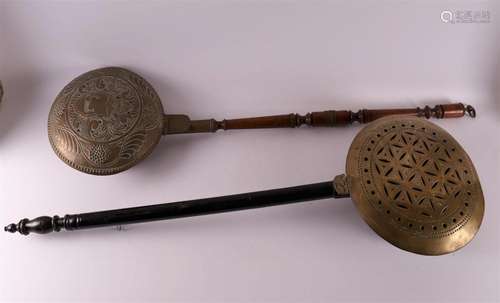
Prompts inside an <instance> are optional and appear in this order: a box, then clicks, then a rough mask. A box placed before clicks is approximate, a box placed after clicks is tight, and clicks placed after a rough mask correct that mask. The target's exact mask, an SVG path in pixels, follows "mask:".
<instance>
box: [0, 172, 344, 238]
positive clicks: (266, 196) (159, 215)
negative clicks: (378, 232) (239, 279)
mask: <svg viewBox="0 0 500 303" xmlns="http://www.w3.org/2000/svg"><path fill="white" fill-rule="evenodd" d="M345 196H346V195H339V194H337V193H336V191H335V189H334V185H333V182H332V181H329V182H321V183H315V184H309V185H301V186H295V187H287V188H280V189H273V190H266V191H258V192H251V193H244V194H237V195H230V196H222V197H215V198H207V199H197V200H189V201H183V202H174V203H163V204H156V205H149V206H140V207H131V208H122V209H115V210H106V211H99V212H91V213H83V214H75V215H66V216H64V217H59V216H53V217H49V216H42V217H38V218H35V219H33V220H28V219H22V220H21V221H20V222H19V223H18V224H10V225H8V226H6V227H5V231H8V232H16V231H19V232H20V233H21V234H24V235H28V234H29V233H32V232H34V233H39V234H45V233H50V232H52V231H60V230H61V229H66V230H76V229H84V228H95V227H102V226H112V225H123V224H132V223H140V222H150V221H157V220H167V219H175V218H182V217H191V216H200V215H208V214H215V213H221V212H229V211H236V210H244V209H250V208H259V207H266V206H275V205H281V204H289V203H297V202H304V201H310V200H318V199H325V198H331V197H345Z"/></svg>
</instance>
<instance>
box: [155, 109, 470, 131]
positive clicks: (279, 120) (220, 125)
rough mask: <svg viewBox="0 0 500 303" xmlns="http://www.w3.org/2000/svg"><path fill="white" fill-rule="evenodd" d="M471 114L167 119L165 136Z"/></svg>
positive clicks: (408, 111)
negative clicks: (218, 119) (388, 118)
mask: <svg viewBox="0 0 500 303" xmlns="http://www.w3.org/2000/svg"><path fill="white" fill-rule="evenodd" d="M466 113H469V115H470V116H471V117H475V111H474V108H472V107H471V106H465V105H464V104H462V103H453V104H440V105H436V106H434V107H433V108H431V107H429V106H425V107H424V108H420V107H416V108H397V109H374V110H370V109H362V110H359V111H357V112H352V111H348V110H329V111H322V112H311V113H308V114H306V115H300V114H286V115H276V116H262V117H252V118H240V119H227V120H222V121H217V120H215V119H207V120H190V119H189V117H188V116H186V115H165V118H164V125H165V126H164V131H163V133H164V134H184V133H200V132H215V131H217V130H220V129H223V130H230V129H256V128H294V127H300V126H301V125H308V126H312V127H335V126H345V125H349V124H352V123H369V122H372V121H374V120H376V119H379V118H382V117H385V116H389V115H409V116H417V117H425V118H427V119H429V118H432V117H434V118H437V119H442V118H459V117H463V116H464V115H465V114H466Z"/></svg>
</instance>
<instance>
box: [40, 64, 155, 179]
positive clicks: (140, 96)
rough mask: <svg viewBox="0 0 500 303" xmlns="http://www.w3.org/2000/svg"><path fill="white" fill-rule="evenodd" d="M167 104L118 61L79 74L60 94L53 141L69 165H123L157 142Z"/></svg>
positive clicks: (94, 170) (103, 168)
mask: <svg viewBox="0 0 500 303" xmlns="http://www.w3.org/2000/svg"><path fill="white" fill-rule="evenodd" d="M162 129H163V107H162V104H161V101H160V98H159V97H158V95H157V93H156V92H155V90H154V89H153V87H152V86H151V85H150V84H149V83H148V82H147V81H146V80H144V79H143V78H142V77H141V76H139V75H137V74H135V73H133V72H131V71H129V70H126V69H124V68H119V67H107V68H100V69H96V70H93V71H89V72H87V73H85V74H82V75H80V76H79V77H77V78H76V79H74V80H73V81H71V82H70V83H69V84H68V85H66V87H64V89H63V90H62V91H61V92H60V93H59V95H58V96H57V97H56V99H55V101H54V103H53V105H52V108H51V110H50V113H49V119H48V134H49V141H50V144H51V146H52V148H53V149H54V151H55V153H56V154H57V156H58V157H59V158H60V159H61V160H63V161H64V162H65V163H66V164H68V165H69V166H71V167H73V168H75V169H77V170H79V171H82V172H85V173H88V174H93V175H110V174H116V173H118V172H121V171H124V170H126V169H128V168H130V167H131V166H133V165H135V164H136V163H137V162H139V161H141V160H142V159H144V158H146V157H147V156H148V155H149V154H150V153H151V152H152V150H153V149H154V147H155V146H156V144H157V143H158V142H159V140H160V137H161V134H162Z"/></svg>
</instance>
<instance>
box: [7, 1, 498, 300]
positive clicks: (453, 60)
mask: <svg viewBox="0 0 500 303" xmlns="http://www.w3.org/2000/svg"><path fill="white" fill-rule="evenodd" d="M497 6H498V5H497V4H494V3H493V1H491V2H488V1H418V4H416V3H415V4H413V3H411V2H407V1H278V0H274V1H273V0H269V1H222V0H220V1H202V0H198V1H154V2H153V1H150V2H146V1H8V0H0V64H1V65H0V79H2V80H3V82H4V85H5V89H6V95H5V98H4V101H3V104H1V107H0V222H1V223H2V225H3V224H7V223H11V222H13V221H16V222H17V221H18V220H19V219H21V218H24V217H29V218H33V217H36V216H39V215H54V214H59V215H64V214H66V213H77V212H86V211H96V210H102V209H110V208H119V207H127V206H136V205H145V204H149V203H159V202H168V201H176V200H184V199H191V198H202V197H209V196H215V195H225V194H231V193H239V192H246V191H253V190H263V189H271V188H275V187H284V186H293V185H299V184H305V183H313V182H320V181H326V180H330V179H332V178H333V177H334V176H335V175H336V174H339V173H342V172H343V170H344V165H345V159H346V154H347V150H348V147H349V145H350V142H351V140H352V138H353V137H354V135H355V134H356V133H357V132H358V131H359V130H360V129H361V127H360V126H359V125H357V126H354V127H350V128H340V129H314V130H312V129H307V128H301V129H298V130H292V129H283V130H257V131H234V132H225V133H223V132H220V133H217V134H200V135H182V136H177V137H175V136H171V137H167V138H163V139H162V141H161V142H160V144H159V145H158V146H157V148H156V150H155V151H154V153H153V154H152V155H151V156H150V157H149V158H148V159H147V160H145V161H144V162H142V163H140V164H139V165H138V166H136V167H134V168H132V169H130V170H128V171H126V172H124V173H121V174H118V175H115V176H108V177H96V176H90V175H86V174H83V173H80V172H78V171H76V170H73V169H71V168H69V167H68V166H66V165H65V164H64V163H63V162H62V161H60V160H59V159H58V158H57V157H56V156H55V154H54V153H53V151H52V150H51V148H50V146H49V143H48V139H47V128H46V125H47V115H48V112H49V108H50V105H51V103H52V101H53V99H54V97H55V96H56V94H57V93H58V92H59V91H60V90H61V89H62V87H63V86H64V85H66V84H67V83H68V82H69V81H70V80H71V79H73V78H74V77H76V76H77V75H79V74H81V73H83V72H86V71H88V70H91V69H94V68H98V67H103V66H112V65H118V66H123V67H127V68H130V69H132V70H134V71H136V72H138V73H139V74H141V75H142V76H144V77H145V78H146V79H147V80H148V81H150V82H151V84H152V85H153V86H154V87H155V88H156V90H157V92H158V93H159V95H160V96H161V98H162V101H163V104H164V106H165V108H166V110H167V112H169V113H186V114H189V115H190V116H191V117H192V118H194V119H202V118H211V117H214V118H217V119H223V118H237V117H244V116H253V115H269V114H282V113H290V112H298V113H306V112H308V111H318V110H327V109H352V110H357V109H359V108H364V107H365V108H377V107H378V108H380V107H382V108H383V107H398V106H412V107H413V106H423V105H426V104H435V103H437V102H450V101H453V100H458V101H463V102H466V103H470V104H473V105H474V106H476V108H477V111H478V118H477V119H475V120H473V119H457V120H446V121H444V120H441V121H437V122H436V123H438V124H439V125H440V126H442V127H444V128H445V129H447V130H448V131H449V132H450V133H451V134H453V135H454V136H455V137H456V138H457V139H458V141H459V142H461V143H462V145H463V146H464V148H465V149H466V150H467V151H468V153H469V154H470V156H471V158H472V159H473V160H474V162H475V165H476V168H477V171H478V173H479V176H480V178H481V181H482V186H483V190H484V193H485V199H486V213H485V218H484V221H483V225H482V228H481V230H480V232H479V233H478V235H477V237H476V238H475V239H474V240H473V241H472V242H471V243H470V244H469V245H468V246H467V247H465V248H464V249H462V250H460V251H458V252H456V253H453V254H449V255H446V256H440V257H424V256H420V255H416V254H411V253H408V252H405V251H402V250H400V249H398V248H396V247H394V246H392V245H390V244H388V243H387V242H385V241H384V240H383V239H381V238H379V237H378V236H377V235H376V234H375V233H374V232H373V231H372V230H371V229H370V228H369V227H368V226H367V225H366V224H365V223H364V222H363V221H362V219H360V217H359V216H358V214H357V212H356V210H355V208H354V206H353V204H352V202H351V201H350V200H349V199H342V200H333V199H328V200H322V201H317V202H311V203H304V204H297V205H289V206H281V207H275V208H266V209H259V210H251V211H245V212H237V213H227V214H221V215H213V216H206V217H197V218H188V219H179V220H173V221H165V222H157V223H152V224H140V225H133V226H127V227H126V229H125V230H124V231H118V230H117V229H113V228H105V229H98V230H90V231H82V232H72V233H71V232H67V233H58V234H51V235H46V236H39V235H30V236H28V237H24V236H21V235H18V234H16V235H12V234H7V233H2V234H0V301H5V302H9V301H16V300H19V301H25V300H33V301H40V302H43V301H45V302H49V301H50V302H54V301H60V302H68V301H73V300H74V301H89V302H90V301H92V302H95V301H102V302H110V301H117V302H125V301H129V302H133V301H136V302H146V301H163V302H166V301H168V302H221V301H232V302H234V301H238V302H293V301H296V302H332V301H334V300H336V301H360V302H372V301H381V302H387V301H393V302H402V301H413V302H456V301H468V302H492V301H499V300H500V290H499V288H500V247H499V245H500V233H499V232H500V223H499V222H500V207H499V204H498V197H499V196H500V190H499V188H500V173H499V171H500V140H499V131H500V118H499V117H500V101H499V100H500V86H499V85H500V43H499V41H500V35H499V34H500V19H499V18H500V16H499V15H498V13H499V10H498V7H497ZM443 10H452V11H454V10H476V11H477V10H487V11H489V12H490V14H491V22H490V23H488V24H445V23H443V22H442V21H441V20H440V14H441V11H443Z"/></svg>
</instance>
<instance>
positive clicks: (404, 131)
mask: <svg viewBox="0 0 500 303" xmlns="http://www.w3.org/2000/svg"><path fill="white" fill-rule="evenodd" d="M347 175H348V180H349V186H350V189H351V195H352V199H353V201H354V203H355V205H356V207H357V209H358V211H359V213H360V214H361V216H362V217H363V219H364V220H365V221H366V222H367V223H368V225H369V226H370V227H371V228H372V229H373V230H374V231H375V232H376V233H377V234H379V235H380V236H381V237H382V238H384V239H385V240H387V241H389V242H390V243H392V244H394V245H395V246H397V247H399V248H402V249H404V250H407V251H410V252H414V253H418V254H424V255H440V254H446V253H450V252H453V251H456V250H457V249H460V248H461V247H463V246H465V245H466V244H467V243H469V242H470V241H471V240H472V238H473V237H474V235H475V234H476V233H477V231H478V229H479V226H480V224H481V221H482V219H483V214H484V197H483V192H482V190H481V185H480V182H479V178H478V175H477V173H476V170H475V168H474V165H473V164H472V161H471V160H470V158H469V156H468V155H467V153H466V152H465V151H464V149H463V148H462V147H461V146H460V144H459V143H458V142H457V141H456V140H455V139H454V138H453V137H452V136H451V135H450V134H448V133H447V132H446V131H445V130H443V129H442V128H440V127H438V126H436V125H434V124H433V123H430V122H428V121H426V120H424V119H420V118H412V117H404V116H393V117H387V118H382V119H380V120H377V121H375V122H372V123H371V124H369V125H368V126H366V127H365V128H364V129H363V130H362V131H361V132H360V133H359V134H358V135H357V136H356V137H355V139H354V141H353V143H352V145H351V147H350V149H349V153H348V156H347Z"/></svg>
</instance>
